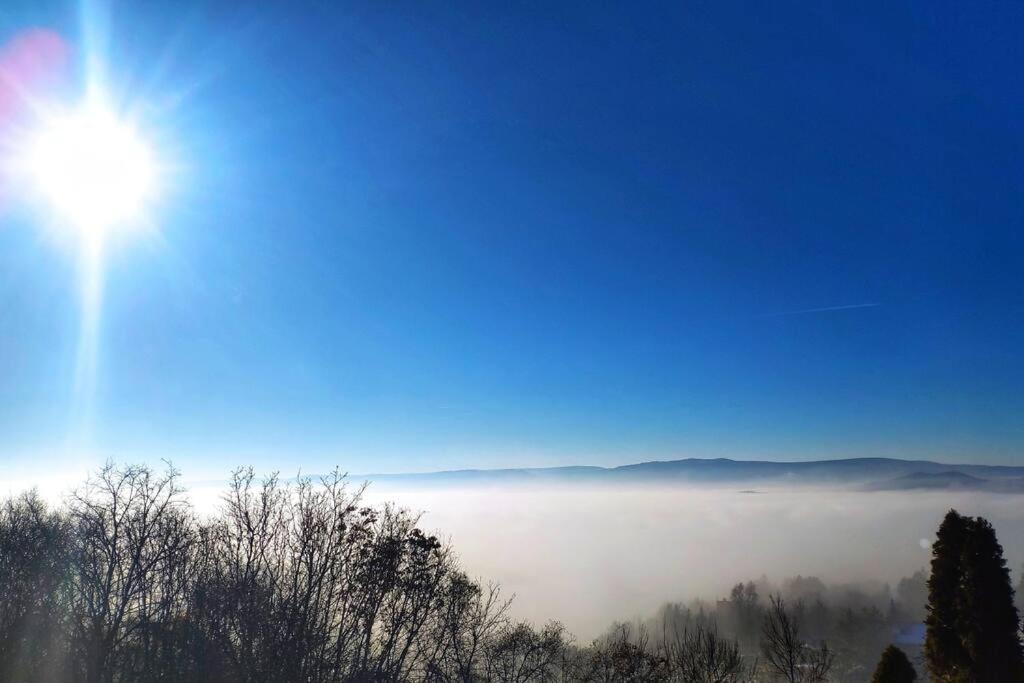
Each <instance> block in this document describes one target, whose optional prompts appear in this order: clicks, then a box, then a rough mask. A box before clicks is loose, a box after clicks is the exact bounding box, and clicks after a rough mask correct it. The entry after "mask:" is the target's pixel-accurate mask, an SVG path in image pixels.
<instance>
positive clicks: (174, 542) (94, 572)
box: [68, 464, 194, 682]
mask: <svg viewBox="0 0 1024 683" xmlns="http://www.w3.org/2000/svg"><path fill="white" fill-rule="evenodd" d="M177 477H178V472H177V471H176V470H175V469H173V468H172V467H170V466H168V468H167V470H166V471H165V472H164V473H162V474H155V473H154V472H153V471H152V470H150V469H149V468H148V467H143V466H128V467H121V468H119V467H115V466H114V465H112V464H107V465H106V466H104V467H103V469H102V470H100V472H99V474H98V475H97V476H96V477H94V478H90V479H89V480H88V481H87V482H86V484H85V485H84V486H83V487H82V488H80V489H79V490H77V491H75V492H74V493H73V494H72V495H71V497H70V500H69V502H68V510H69V514H70V523H71V525H72V529H73V534H72V538H73V543H72V546H71V558H72V559H71V576H70V606H69V607H70V618H71V622H72V629H73V636H72V638H73V641H72V642H73V645H74V647H75V648H76V651H77V658H78V660H79V661H80V662H82V664H83V665H84V672H83V674H84V676H83V677H84V678H85V680H87V681H90V682H93V681H95V682H99V681H104V680H112V679H113V678H114V674H113V672H114V670H115V668H117V667H118V666H124V667H127V668H128V669H129V670H134V671H136V672H137V673H138V674H140V675H144V674H146V673H147V670H148V669H149V664H150V662H151V660H152V658H153V656H154V653H155V651H154V646H155V642H154V639H153V638H152V635H153V632H154V631H153V628H152V627H153V626H154V625H156V624H160V623H169V622H170V620H171V619H172V618H174V617H175V616H176V615H177V614H178V613H179V612H180V611H181V610H182V609H183V607H184V603H183V601H182V598H183V597H184V595H183V593H182V592H181V590H180V588H181V585H182V583H181V582H182V581H186V577H185V575H184V574H185V572H187V569H185V567H186V566H187V560H188V553H189V549H190V546H191V544H192V542H193V540H194V534H193V531H194V530H193V527H192V523H191V517H190V516H189V514H188V511H187V506H186V503H185V501H184V499H183V497H182V494H183V490H182V489H181V488H180V487H179V486H178V485H177Z"/></svg>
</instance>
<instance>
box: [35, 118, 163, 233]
mask: <svg viewBox="0 0 1024 683" xmlns="http://www.w3.org/2000/svg"><path fill="white" fill-rule="evenodd" d="M26 162H27V166H28V172H29V176H30V178H31V181H32V184H33V186H34V188H35V190H36V192H37V193H38V194H39V196H40V197H41V198H42V199H43V200H45V203H46V204H47V205H48V206H49V207H50V208H51V209H52V210H54V211H55V212H56V214H57V218H58V219H59V220H60V221H61V222H62V223H67V224H68V225H71V226H74V227H75V228H76V229H77V230H78V231H79V232H80V233H81V235H82V237H83V238H92V239H100V238H102V237H103V236H104V235H105V234H106V233H107V232H108V231H110V230H111V229H113V228H115V227H130V226H132V225H136V224H138V222H139V221H140V220H141V218H142V214H143V210H144V209H145V208H146V206H147V205H148V204H149V202H150V201H151V200H152V199H153V196H154V191H155V189H156V188H155V182H156V165H155V162H154V159H153V154H152V152H151V150H150V148H149V146H148V145H147V144H146V142H145V141H144V140H143V139H142V138H141V137H140V136H139V134H138V132H137V131H136V130H135V129H134V128H133V126H131V125H130V124H129V123H127V122H126V121H122V120H119V119H118V118H117V116H115V115H114V114H113V113H112V112H110V111H109V110H106V109H104V108H102V107H99V106H95V105H87V106H84V107H83V108H81V109H79V110H76V111H72V112H68V113H64V114H61V115H57V116H53V117H50V118H48V119H47V120H46V121H44V122H43V124H42V125H41V126H40V128H39V130H38V131H37V132H36V133H35V134H34V136H33V137H32V139H31V142H30V144H29V147H28V152H27V159H26Z"/></svg>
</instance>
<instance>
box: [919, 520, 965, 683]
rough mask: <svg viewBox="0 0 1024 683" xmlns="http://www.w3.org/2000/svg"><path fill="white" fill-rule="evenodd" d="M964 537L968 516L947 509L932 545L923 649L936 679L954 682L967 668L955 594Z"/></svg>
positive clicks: (960, 571) (958, 584)
mask: <svg viewBox="0 0 1024 683" xmlns="http://www.w3.org/2000/svg"><path fill="white" fill-rule="evenodd" d="M966 536H967V519H966V518H964V517H962V516H960V514H959V513H958V512H957V511H956V510H950V511H949V512H948V513H946V517H945V519H943V520H942V524H941V525H939V531H938V533H937V534H936V538H935V543H934V544H933V545H932V565H931V568H932V571H931V576H930V577H929V578H928V616H927V618H926V619H925V624H926V625H927V635H926V636H925V643H924V652H925V660H926V661H927V664H928V670H929V671H930V672H931V675H932V677H934V678H935V679H936V680H939V681H955V680H957V679H958V677H962V676H963V675H965V674H966V671H967V670H968V668H969V661H968V657H967V652H966V651H965V650H964V647H963V645H962V643H961V642H960V637H959V633H958V631H957V626H958V621H959V619H958V612H957V605H958V600H957V593H958V592H959V588H960V579H961V576H962V574H963V569H962V567H961V558H962V556H963V548H964V543H965V540H966Z"/></svg>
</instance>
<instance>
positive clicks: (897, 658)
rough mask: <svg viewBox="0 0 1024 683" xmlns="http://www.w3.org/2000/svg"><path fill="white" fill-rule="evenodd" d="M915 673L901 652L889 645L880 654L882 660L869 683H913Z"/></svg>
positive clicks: (912, 666) (915, 677)
mask: <svg viewBox="0 0 1024 683" xmlns="http://www.w3.org/2000/svg"><path fill="white" fill-rule="evenodd" d="M916 680H917V672H916V671H914V665H913V664H911V663H910V660H909V659H907V655H906V654H905V653H904V652H903V650H901V649H899V648H898V647H896V646H895V645H890V646H889V647H887V648H885V651H883V652H882V658H881V659H880V660H879V661H878V666H877V667H875V673H874V675H873V676H871V683H914V681H916Z"/></svg>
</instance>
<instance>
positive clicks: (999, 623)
mask: <svg viewBox="0 0 1024 683" xmlns="http://www.w3.org/2000/svg"><path fill="white" fill-rule="evenodd" d="M969 529H970V533H968V535H967V539H966V542H965V544H964V548H963V556H962V558H961V562H962V571H963V578H962V579H961V590H960V595H959V602H960V604H959V606H958V611H959V614H960V617H959V628H958V630H959V632H960V641H961V643H962V644H963V647H964V649H965V650H966V652H967V655H968V657H969V658H970V661H971V669H972V680H976V681H982V682H985V681H993V682H995V681H1019V680H1022V679H1024V655H1022V651H1021V643H1020V638H1019V636H1018V628H1019V626H1020V619H1019V617H1018V614H1017V608H1016V607H1015V606H1014V604H1013V588H1012V586H1011V584H1010V571H1009V570H1008V569H1007V567H1006V560H1005V559H1004V558H1003V548H1002V546H1001V545H999V541H998V540H996V532H995V530H994V529H993V528H992V525H991V524H989V523H988V521H987V520H985V519H984V518H982V517H978V518H977V519H975V520H972V522H971V524H970V525H969Z"/></svg>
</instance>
